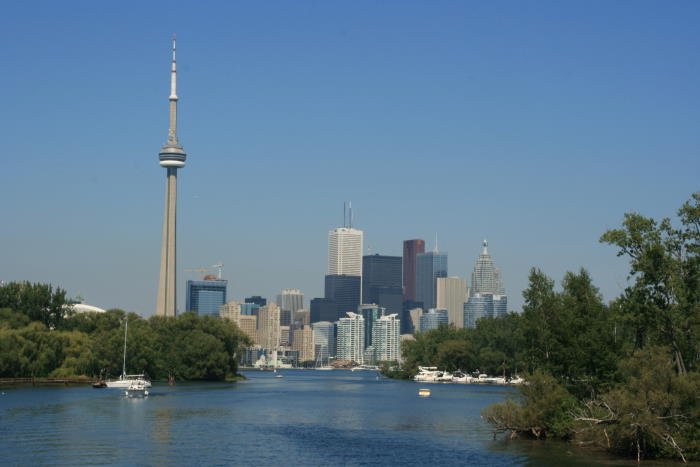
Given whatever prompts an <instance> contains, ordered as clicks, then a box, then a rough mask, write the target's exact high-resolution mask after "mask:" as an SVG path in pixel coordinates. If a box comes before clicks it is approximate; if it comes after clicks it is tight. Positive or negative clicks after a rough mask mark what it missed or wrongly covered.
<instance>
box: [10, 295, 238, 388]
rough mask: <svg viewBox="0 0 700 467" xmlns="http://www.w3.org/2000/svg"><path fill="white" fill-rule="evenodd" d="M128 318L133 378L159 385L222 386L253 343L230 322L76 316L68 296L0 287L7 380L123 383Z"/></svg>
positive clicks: (189, 317)
mask: <svg viewBox="0 0 700 467" xmlns="http://www.w3.org/2000/svg"><path fill="white" fill-rule="evenodd" d="M64 305H68V306H67V307H64ZM126 319H128V344H127V355H126V362H127V372H130V373H142V372H145V373H147V374H148V375H149V376H150V377H151V378H154V379H167V378H168V375H169V374H172V375H173V376H174V377H175V378H176V379H178V380H223V379H225V378H227V377H230V376H233V375H235V374H236V371H237V368H238V367H237V358H236V355H237V351H238V349H239V348H240V347H241V346H242V345H248V344H249V342H248V338H247V337H246V336H245V335H244V334H243V333H242V332H241V331H240V330H239V329H238V328H237V327H236V325H235V324H233V323H232V322H230V321H228V320H221V319H218V318H213V317H199V316H197V315H196V314H194V313H184V314H182V315H179V316H177V317H176V318H162V317H151V318H148V319H143V318H141V317H140V316H138V315H137V314H135V313H128V314H127V313H125V312H124V311H121V310H109V311H107V312H106V313H72V312H71V311H70V304H69V303H66V298H65V292H64V291H63V290H61V289H57V290H53V289H52V288H51V286H47V285H44V284H29V283H11V284H7V285H4V286H1V287H0V377H10V378H19V377H76V376H89V377H95V376H98V375H100V374H102V375H108V376H111V377H116V376H118V375H120V374H121V372H122V358H123V350H124V326H125V320H126Z"/></svg>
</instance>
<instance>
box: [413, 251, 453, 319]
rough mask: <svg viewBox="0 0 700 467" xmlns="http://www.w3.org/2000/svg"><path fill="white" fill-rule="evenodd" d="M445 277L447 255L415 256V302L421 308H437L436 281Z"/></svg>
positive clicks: (429, 254) (432, 253) (428, 253)
mask: <svg viewBox="0 0 700 467" xmlns="http://www.w3.org/2000/svg"><path fill="white" fill-rule="evenodd" d="M438 277H447V253H440V252H438V251H437V249H436V250H435V251H430V252H427V253H421V254H419V255H417V256H416V301H419V302H423V308H424V309H427V308H435V307H436V306H437V279H438Z"/></svg>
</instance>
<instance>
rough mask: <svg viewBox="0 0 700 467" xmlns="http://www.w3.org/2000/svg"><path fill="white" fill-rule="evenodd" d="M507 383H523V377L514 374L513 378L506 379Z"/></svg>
mask: <svg viewBox="0 0 700 467" xmlns="http://www.w3.org/2000/svg"><path fill="white" fill-rule="evenodd" d="M508 384H516V385H518V384H525V380H524V379H523V378H521V377H520V376H518V375H515V376H514V377H513V378H511V379H510V380H508Z"/></svg>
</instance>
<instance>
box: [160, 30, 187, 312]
mask: <svg viewBox="0 0 700 467" xmlns="http://www.w3.org/2000/svg"><path fill="white" fill-rule="evenodd" d="M168 100H169V102H170V122H169V127H168V141H167V142H166V143H165V145H164V146H163V148H162V149H161V150H160V153H159V154H158V157H159V159H160V165H161V167H165V169H166V185H165V186H166V188H165V216H164V218H163V245H162V247H161V259H160V280H159V282H158V300H157V302H156V315H157V316H175V314H176V313H177V288H176V284H177V275H176V274H177V273H176V266H177V263H176V254H177V241H176V233H177V232H176V229H177V222H176V216H177V209H176V208H177V169H179V168H182V167H184V166H185V159H186V158H187V154H185V150H184V149H183V148H182V146H181V145H180V142H179V141H178V139H177V67H176V62H175V36H173V59H172V64H171V67H170V96H169V97H168Z"/></svg>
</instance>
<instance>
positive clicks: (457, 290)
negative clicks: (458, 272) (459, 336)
mask: <svg viewBox="0 0 700 467" xmlns="http://www.w3.org/2000/svg"><path fill="white" fill-rule="evenodd" d="M466 301H467V281H466V280H465V279H462V278H461V277H438V279H437V300H436V307H437V308H444V309H446V310H447V318H448V320H449V324H452V325H454V326H455V327H456V328H463V327H464V304H465V303H466Z"/></svg>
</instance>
